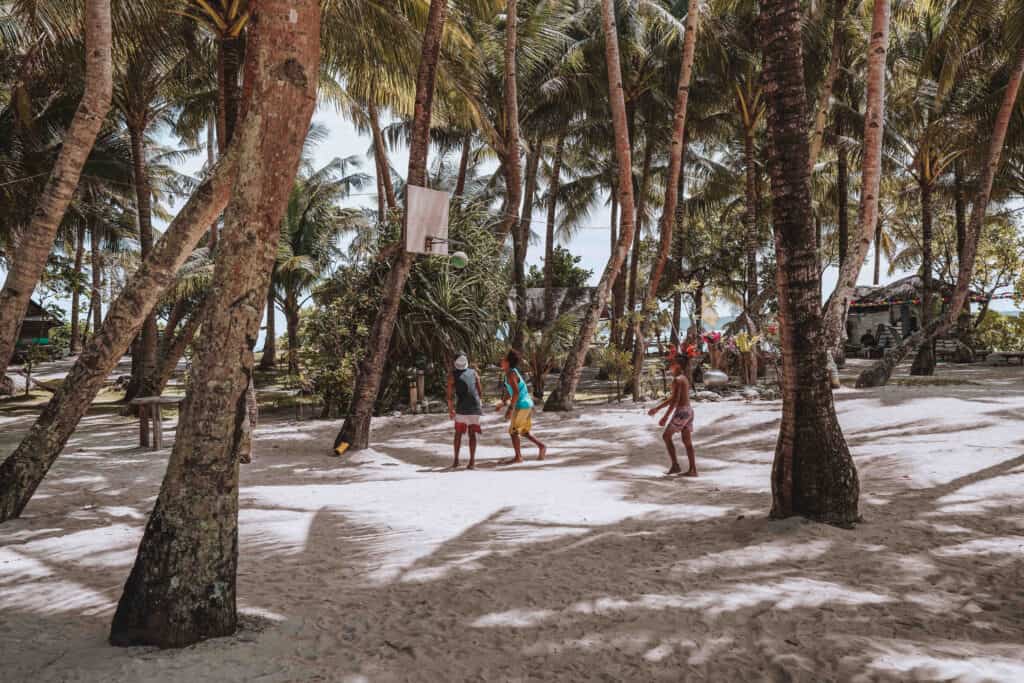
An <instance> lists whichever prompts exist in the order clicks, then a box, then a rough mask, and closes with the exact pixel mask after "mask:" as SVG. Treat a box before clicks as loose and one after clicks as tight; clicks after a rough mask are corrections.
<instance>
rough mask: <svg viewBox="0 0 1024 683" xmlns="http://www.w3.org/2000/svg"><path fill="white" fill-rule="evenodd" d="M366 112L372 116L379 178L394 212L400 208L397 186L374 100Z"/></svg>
mask: <svg viewBox="0 0 1024 683" xmlns="http://www.w3.org/2000/svg"><path fill="white" fill-rule="evenodd" d="M366 110H367V112H368V113H369V115H370V130H371V132H372V133H373V156H374V157H375V158H376V160H377V174H378V175H377V177H378V180H379V182H380V183H381V184H382V185H383V186H384V197H385V199H386V200H387V207H388V211H394V210H395V209H397V208H398V200H397V199H396V198H395V185H394V183H392V182H391V162H390V161H389V160H388V148H387V147H386V146H385V145H384V135H383V134H382V133H381V128H380V113H379V112H378V111H377V105H376V104H374V103H373V101H372V100H371V101H370V102H367V103H366Z"/></svg>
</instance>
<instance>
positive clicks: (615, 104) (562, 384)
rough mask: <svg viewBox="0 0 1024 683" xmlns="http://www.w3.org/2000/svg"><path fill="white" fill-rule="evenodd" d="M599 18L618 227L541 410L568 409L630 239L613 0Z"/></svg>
mask: <svg viewBox="0 0 1024 683" xmlns="http://www.w3.org/2000/svg"><path fill="white" fill-rule="evenodd" d="M601 18H602V20H603V21H602V23H603V28H604V39H605V62H606V64H607V68H608V91H609V104H610V105H611V110H612V125H613V128H614V130H615V158H616V161H617V165H618V172H619V177H618V181H619V192H618V195H619V202H620V203H621V205H622V230H621V231H620V233H619V241H618V242H617V243H616V245H615V248H614V249H613V250H612V253H611V254H610V255H609V258H608V263H607V264H606V265H605V268H604V272H603V273H602V274H601V280H600V281H599V282H598V285H597V291H595V292H594V296H593V299H592V300H591V303H590V306H589V307H588V309H587V313H586V315H585V316H584V318H583V322H582V324H581V326H580V331H579V334H578V335H577V336H576V342H575V344H574V345H573V348H572V349H571V350H570V351H569V353H568V354H567V356H566V359H565V365H564V366H563V368H562V373H561V374H560V375H559V377H558V387H557V388H556V389H555V390H554V391H552V392H551V394H549V395H548V400H547V402H546V403H545V404H544V410H572V408H573V405H574V403H575V399H576V387H577V386H578V385H579V381H580V372H581V371H582V369H583V362H584V360H585V359H586V355H587V350H588V349H589V348H590V342H591V339H593V337H594V332H595V331H596V330H597V322H598V320H599V319H600V317H601V311H602V310H603V309H604V307H605V305H606V304H607V303H608V293H609V292H610V291H611V287H612V284H614V282H615V278H616V276H617V275H618V273H619V270H621V268H622V263H623V261H625V259H626V252H627V251H628V250H629V245H630V243H631V242H632V241H633V230H634V228H635V224H634V222H633V218H634V215H635V214H634V209H633V163H632V158H631V156H630V142H629V126H628V123H627V121H626V100H625V95H624V93H623V89H622V69H621V66H620V64H619V38H618V33H617V30H616V27H615V9H614V2H613V0H601Z"/></svg>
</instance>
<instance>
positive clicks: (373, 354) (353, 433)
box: [334, 0, 448, 450]
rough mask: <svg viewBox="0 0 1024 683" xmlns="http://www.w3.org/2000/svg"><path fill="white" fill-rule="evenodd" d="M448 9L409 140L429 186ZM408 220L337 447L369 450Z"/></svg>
mask: <svg viewBox="0 0 1024 683" xmlns="http://www.w3.org/2000/svg"><path fill="white" fill-rule="evenodd" d="M447 10H448V3H447V2H446V0H431V2H430V11H429V13H428V14H427V26H426V30H425V31H424V33H423V49H422V52H421V54H420V66H419V71H418V73H417V76H416V105H415V109H414V110H413V126H412V139H411V141H410V144H409V172H408V174H407V182H408V184H409V185H417V186H425V185H426V182H427V152H428V151H429V147H430V114H431V110H432V109H433V103H434V82H435V81H436V80H437V60H438V57H439V56H440V52H441V34H442V32H443V31H444V20H445V15H446V13H447ZM407 221H408V213H406V216H405V219H404V220H403V228H402V237H401V243H400V244H399V255H398V257H397V258H396V259H395V261H394V264H393V265H392V266H391V270H390V271H389V272H388V277H387V280H385V282H384V291H383V299H384V300H383V301H382V302H381V308H380V312H379V313H378V314H377V318H376V320H374V321H373V329H372V330H370V340H369V343H368V344H367V346H366V349H367V351H366V355H365V356H364V357H363V359H362V360H361V361H360V363H359V371H358V373H357V374H356V381H355V387H354V389H353V392H352V404H351V406H350V408H349V412H348V416H347V417H346V418H345V422H344V423H343V424H342V426H341V431H340V432H338V436H337V437H336V438H335V440H334V447H335V448H338V447H339V446H340V445H341V444H342V443H347V444H348V445H349V448H351V449H354V450H355V449H360V448H366V447H367V446H369V444H370V419H371V417H372V416H373V406H374V404H375V403H376V402H377V394H378V393H379V392H380V383H381V378H382V377H383V374H384V364H385V361H386V360H387V357H388V349H389V347H390V346H391V335H392V333H394V331H395V321H396V320H397V318H398V306H399V304H400V303H401V300H402V290H403V289H405V281H406V280H407V279H409V271H410V270H411V269H412V264H413V259H414V258H415V255H414V254H410V253H409V252H407V251H405V222H407Z"/></svg>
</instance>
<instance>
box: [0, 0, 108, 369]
mask: <svg viewBox="0 0 1024 683" xmlns="http://www.w3.org/2000/svg"><path fill="white" fill-rule="evenodd" d="M110 51H111V33H110V0H88V1H87V2H86V5H85V91H84V93H83V94H82V101H81V102H79V104H78V109H77V110H76V111H75V116H74V118H73V119H72V120H71V125H70V126H68V129H67V132H66V133H65V135H64V138H63V140H62V144H61V148H60V153H59V154H58V155H57V161H56V163H55V164H54V165H53V170H52V171H51V172H50V177H49V179H48V180H47V181H46V186H45V187H44V188H43V192H42V194H41V195H40V198H39V204H38V205H37V206H36V208H35V210H34V211H33V213H32V220H31V221H30V222H29V225H28V227H27V229H26V230H25V231H24V232H23V233H22V234H21V235H20V237H19V239H18V243H17V245H16V248H17V252H18V258H16V259H9V260H8V262H7V269H8V270H7V278H6V280H5V281H4V286H3V289H2V290H0V378H2V377H3V376H4V374H5V373H6V372H7V365H8V363H10V361H11V355H12V354H13V353H14V345H15V343H16V342H17V340H18V333H19V332H20V330H21V323H22V321H23V320H24V319H25V312H26V311H27V310H28V304H29V299H30V298H31V296H32V290H34V289H35V287H36V284H37V283H38V282H39V278H40V277H41V276H42V274H43V270H44V269H45V268H46V261H47V259H48V258H49V257H50V249H51V248H52V247H53V240H54V238H55V237H56V235H57V228H58V227H60V223H61V220H62V219H63V218H64V212H65V211H66V210H67V208H68V204H70V203H71V197H72V195H73V194H74V192H75V188H77V187H78V178H79V176H80V175H81V173H82V166H83V165H84V164H85V160H86V159H87V158H88V156H89V152H90V151H92V147H93V144H94V143H95V142H96V136H97V135H98V134H99V131H100V127H101V126H102V125H103V120H104V118H105V117H106V115H107V112H108V111H109V110H110V100H111V93H112V89H113V76H112V67H111V61H110Z"/></svg>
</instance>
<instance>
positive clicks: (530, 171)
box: [512, 140, 541, 349]
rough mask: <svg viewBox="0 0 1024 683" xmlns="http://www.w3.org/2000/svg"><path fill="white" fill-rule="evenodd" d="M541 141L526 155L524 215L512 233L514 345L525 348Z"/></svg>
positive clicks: (537, 141) (534, 144)
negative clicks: (528, 274) (529, 254)
mask: <svg viewBox="0 0 1024 683" xmlns="http://www.w3.org/2000/svg"><path fill="white" fill-rule="evenodd" d="M540 157H541V141H540V140H534V141H533V144H532V147H531V149H530V151H529V152H528V153H527V155H526V189H525V190H524V192H523V206H522V216H521V217H520V219H519V224H518V225H517V226H516V227H515V229H514V232H513V233H512V244H513V245H514V254H515V264H514V267H513V279H514V285H515V290H516V320H515V329H514V333H513V335H512V339H513V341H512V346H514V347H515V348H517V349H521V348H523V340H524V339H525V336H526V318H527V315H526V252H527V249H528V248H529V246H530V223H531V221H532V219H533V195H534V192H535V191H536V189H537V173H538V172H539V171H540Z"/></svg>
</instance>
